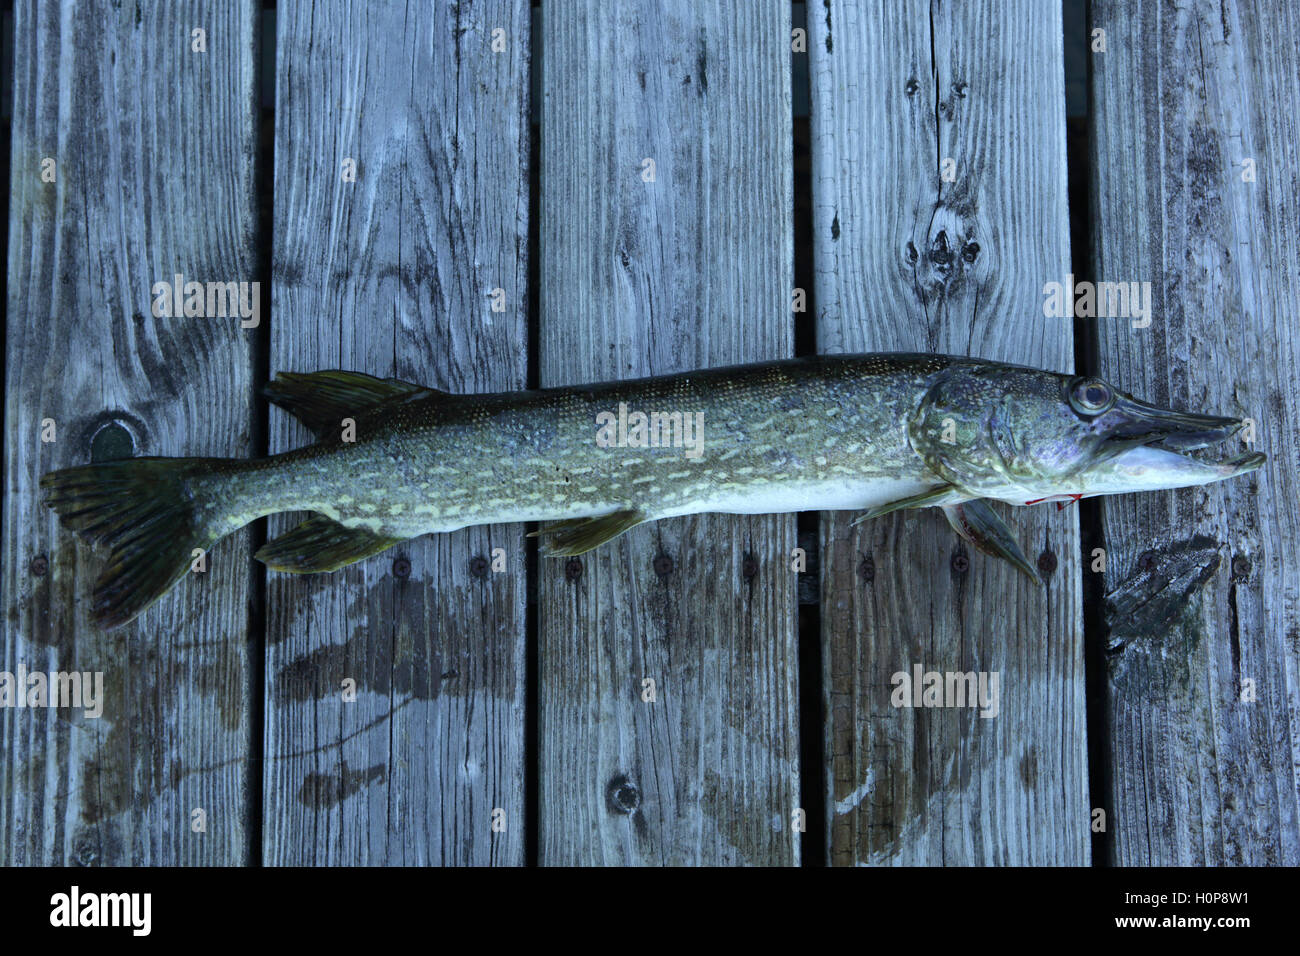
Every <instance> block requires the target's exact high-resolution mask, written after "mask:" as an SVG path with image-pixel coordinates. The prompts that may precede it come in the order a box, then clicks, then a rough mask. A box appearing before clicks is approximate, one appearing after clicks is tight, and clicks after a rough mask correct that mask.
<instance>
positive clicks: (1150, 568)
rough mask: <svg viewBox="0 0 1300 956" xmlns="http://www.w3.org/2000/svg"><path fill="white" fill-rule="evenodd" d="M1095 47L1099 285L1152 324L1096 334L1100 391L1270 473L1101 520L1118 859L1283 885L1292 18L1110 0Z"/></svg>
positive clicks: (1296, 753) (1292, 748) (1146, 503)
mask: <svg viewBox="0 0 1300 956" xmlns="http://www.w3.org/2000/svg"><path fill="white" fill-rule="evenodd" d="M1091 27H1092V28H1093V29H1094V30H1095V29H1100V30H1104V31H1105V37H1106V50H1105V52H1098V53H1094V54H1093V79H1092V84H1093V86H1092V92H1093V97H1094V102H1095V109H1096V112H1095V119H1094V124H1093V128H1094V134H1095V143H1096V154H1095V157H1094V158H1095V164H1094V170H1093V179H1092V190H1093V195H1094V197H1095V199H1094V202H1095V207H1096V226H1095V229H1094V235H1095V244H1094V248H1093V256H1094V260H1093V261H1094V271H1095V274H1096V277H1097V279H1098V280H1100V281H1116V282H1117V281H1125V282H1150V283H1151V291H1152V310H1151V324H1150V326H1149V327H1146V328H1134V327H1133V325H1132V323H1131V321H1129V320H1126V319H1123V318H1114V319H1098V320H1096V330H1097V335H1098V338H1099V341H1100V358H1101V368H1100V372H1101V374H1102V375H1103V376H1106V377H1109V378H1111V379H1112V380H1115V381H1118V382H1122V383H1124V386H1125V388H1127V389H1129V390H1130V391H1132V392H1134V393H1135V394H1138V395H1142V396H1144V397H1147V398H1149V399H1150V400H1152V401H1156V402H1159V403H1161V404H1164V403H1168V404H1171V405H1174V406H1177V407H1183V408H1188V409H1192V410H1204V411H1213V412H1214V413H1216V414H1224V415H1240V416H1245V417H1249V418H1252V419H1254V420H1255V423H1256V441H1255V444H1254V447H1255V448H1256V449H1258V450H1261V451H1264V452H1265V453H1267V454H1268V456H1269V461H1268V464H1267V465H1266V466H1265V468H1264V469H1263V470H1262V471H1260V472H1258V473H1256V474H1255V475H1252V476H1251V477H1250V478H1241V479H1236V480H1233V481H1229V482H1224V483H1222V484H1216V485H1210V486H1206V487H1203V488H1194V489H1184V490H1179V491H1172V492H1162V493H1159V494H1146V495H1140V496H1139V495H1134V496H1129V497H1124V498H1118V499H1106V500H1105V501H1104V504H1103V507H1102V519H1103V531H1104V540H1105V546H1106V551H1107V555H1108V574H1107V575H1106V590H1107V611H1106V619H1107V624H1108V625H1109V629H1110V637H1109V640H1110V647H1109V651H1110V653H1109V657H1108V668H1107V670H1108V673H1107V683H1108V702H1107V711H1108V713H1107V716H1108V720H1109V728H1110V734H1111V736H1110V741H1109V748H1110V750H1109V752H1110V755H1111V765H1110V768H1109V770H1110V774H1109V776H1110V778H1111V781H1112V786H1111V793H1110V802H1111V806H1110V807H1109V808H1108V809H1109V811H1110V826H1111V836H1112V840H1111V843H1110V854H1111V860H1112V862H1114V863H1117V864H1123V865H1160V866H1166V865H1184V866H1185V865H1223V864H1249V865H1262V864H1282V865H1288V866H1295V865H1296V864H1297V863H1300V824H1298V822H1297V821H1298V819H1300V809H1298V807H1297V803H1298V794H1300V779H1298V778H1297V768H1298V767H1300V723H1297V720H1296V716H1295V715H1296V714H1297V713H1300V673H1298V671H1300V609H1298V605H1300V581H1298V580H1297V577H1296V573H1295V564H1294V559H1293V555H1294V554H1295V553H1296V551H1297V548H1298V547H1300V518H1298V517H1297V511H1296V508H1295V502H1296V500H1297V497H1298V496H1300V491H1298V489H1297V476H1296V462H1297V460H1300V416H1298V415H1297V412H1296V408H1297V390H1296V382H1297V380H1298V377H1297V372H1298V371H1300V340H1297V337H1296V334H1295V316H1294V303H1295V302H1296V301H1297V299H1300V276H1298V275H1297V273H1296V269H1295V263H1296V262H1297V261H1300V240H1297V236H1296V229H1295V225H1296V223H1297V222H1298V221H1300V200H1297V198H1296V194H1295V189H1294V179H1295V170H1296V167H1297V164H1298V163H1300V156H1297V147H1296V144H1297V143H1298V142H1300V121H1298V120H1297V116H1300V80H1298V79H1297V77H1300V55H1297V52H1296V48H1295V43H1294V40H1293V38H1294V37H1295V35H1296V33H1297V30H1300V16H1298V15H1297V11H1296V10H1295V8H1294V7H1293V6H1292V5H1289V4H1286V3H1236V2H1231V0H1225V2H1223V3H1218V2H1214V3H1202V2H1193V3H1187V4H1180V5H1177V6H1172V5H1167V4H1155V5H1145V4H1143V5H1132V4H1127V3H1114V2H1110V0H1104V2H1097V3H1094V4H1093V6H1092V22H1091ZM1246 159H1251V160H1253V162H1254V171H1253V175H1254V181H1253V182H1248V181H1245V179H1244V178H1243V176H1244V174H1245V173H1246V171H1247V168H1246V166H1245V165H1244V161H1245V160H1246ZM1237 450H1239V451H1245V450H1247V449H1246V447H1245V446H1244V445H1241V444H1238V448H1237ZM1144 555H1145V556H1147V557H1146V558H1145V559H1144ZM1247 680H1249V681H1251V682H1253V685H1254V695H1255V698H1256V699H1255V700H1254V701H1253V702H1249V701H1246V700H1243V699H1242V697H1243V690H1245V689H1246V688H1245V685H1244V684H1243V682H1244V681H1247Z"/></svg>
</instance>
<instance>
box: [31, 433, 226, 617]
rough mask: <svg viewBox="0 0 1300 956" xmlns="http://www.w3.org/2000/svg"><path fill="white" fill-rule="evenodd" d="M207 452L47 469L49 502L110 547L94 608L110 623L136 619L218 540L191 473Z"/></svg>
mask: <svg viewBox="0 0 1300 956" xmlns="http://www.w3.org/2000/svg"><path fill="white" fill-rule="evenodd" d="M213 461H214V459H207V458H127V459H124V460H122V461H107V462H102V463H100V464H96V465H82V466H80V467H77V468H65V469H63V470H62V471H52V472H49V473H48V474H46V475H44V476H42V478H41V487H42V488H43V489H44V490H45V499H44V502H45V504H47V505H49V506H50V507H51V508H53V509H54V510H55V511H56V512H58V514H59V518H60V520H61V521H62V523H63V525H64V526H65V527H67V528H70V529H72V530H73V531H75V532H77V534H79V535H80V536H81V537H83V538H85V539H87V540H88V541H93V542H95V543H96V544H105V545H108V546H109V547H111V548H112V549H113V550H112V553H111V554H110V556H109V559H108V566H107V567H105V568H104V571H103V573H102V574H100V576H99V580H98V581H96V582H95V591H94V598H93V600H94V603H93V607H92V614H93V616H94V618H95V621H96V623H98V624H99V625H100V626H101V627H103V628H105V629H111V628H115V627H121V626H122V625H123V624H126V623H128V622H130V621H132V620H134V619H135V618H136V617H137V616H139V615H140V614H141V613H142V612H143V611H144V610H145V609H146V608H148V607H149V606H150V605H151V604H153V603H154V602H155V601H157V600H158V599H159V598H160V597H162V596H163V594H165V593H166V592H167V590H168V589H169V588H171V586H172V585H173V584H175V583H176V582H177V580H179V579H180V577H181V576H182V575H183V574H185V572H186V571H187V570H189V567H190V562H191V561H192V560H193V555H192V552H193V550H194V549H195V548H203V549H205V550H206V549H207V548H209V547H211V546H212V545H213V544H214V543H215V542H216V540H217V537H218V536H217V535H216V534H214V533H213V532H212V531H211V530H210V529H209V528H208V527H206V526H205V523H204V522H203V521H202V520H201V518H200V514H199V511H198V509H197V508H196V506H195V505H196V503H195V497H194V490H193V488H192V486H191V482H190V479H192V478H195V477H197V476H199V475H202V474H206V473H208V472H210V471H211V470H212V463H213Z"/></svg>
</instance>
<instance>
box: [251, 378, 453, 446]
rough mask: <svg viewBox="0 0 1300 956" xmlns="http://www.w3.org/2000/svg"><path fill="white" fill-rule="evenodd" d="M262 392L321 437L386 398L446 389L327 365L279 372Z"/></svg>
mask: <svg viewBox="0 0 1300 956" xmlns="http://www.w3.org/2000/svg"><path fill="white" fill-rule="evenodd" d="M265 394H266V397H267V398H268V399H269V400H270V401H271V402H273V403H275V404H276V405H279V406H280V407H281V408H283V409H284V410H285V411H287V412H289V414H291V415H293V416H294V417H296V418H297V419H298V420H299V421H301V422H302V423H303V424H304V425H306V426H307V427H308V428H310V429H311V430H312V431H314V432H315V433H316V434H317V435H318V436H321V437H324V436H325V435H329V434H332V433H334V432H336V431H337V430H338V428H339V423H340V422H341V421H343V419H345V418H353V419H360V418H362V417H364V416H365V415H366V414H367V413H369V412H371V411H373V410H374V409H375V408H376V407H378V406H380V405H382V404H384V403H385V402H389V401H393V400H395V399H403V400H407V401H409V400H411V399H416V398H430V397H432V396H434V395H445V394H447V393H446V392H440V391H438V390H437V389H433V388H425V387H424V386H423V385H414V384H412V383H411V382H403V381H402V380H401V379H396V378H375V377H374V376H373V375H366V374H365V373H364V372H346V371H343V370H342V369H326V370H324V371H320V372H279V373H278V374H277V375H276V376H275V378H274V380H272V381H271V382H269V383H268V384H267V386H266V392H265Z"/></svg>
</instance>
